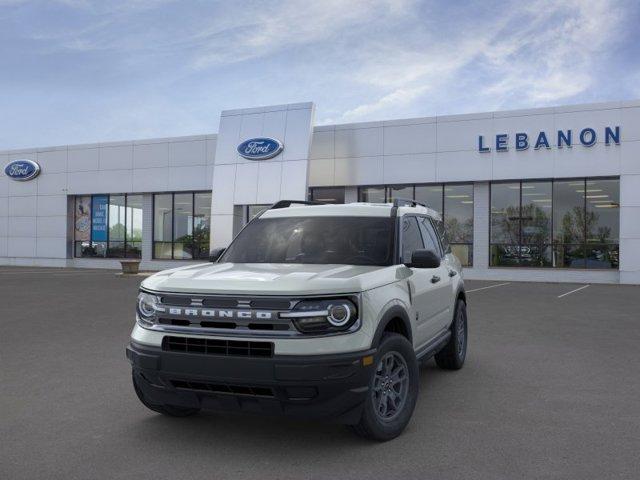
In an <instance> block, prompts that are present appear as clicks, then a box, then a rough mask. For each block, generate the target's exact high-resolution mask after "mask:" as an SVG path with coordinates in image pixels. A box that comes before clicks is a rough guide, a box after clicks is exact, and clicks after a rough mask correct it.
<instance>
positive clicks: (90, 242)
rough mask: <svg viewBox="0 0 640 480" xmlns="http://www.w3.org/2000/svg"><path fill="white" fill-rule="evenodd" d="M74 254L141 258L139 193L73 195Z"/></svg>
mask: <svg viewBox="0 0 640 480" xmlns="http://www.w3.org/2000/svg"><path fill="white" fill-rule="evenodd" d="M74 210H75V215H74V223H75V229H74V230H75V231H74V256H76V257H103V258H124V257H127V258H140V257H141V254H142V195H127V194H120V195H83V196H77V197H75V208H74Z"/></svg>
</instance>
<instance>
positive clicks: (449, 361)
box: [435, 299, 468, 370]
mask: <svg viewBox="0 0 640 480" xmlns="http://www.w3.org/2000/svg"><path fill="white" fill-rule="evenodd" d="M467 331H468V327H467V304H466V303H465V302H464V301H463V300H460V299H459V300H458V301H457V302H456V310H455V315H454V317H453V322H451V338H450V339H449V341H448V342H447V344H446V345H445V346H444V348H443V349H442V350H440V351H439V352H438V353H436V355H435V359H436V364H437V365H438V367H440V368H442V369H444V370H460V369H461V368H462V366H463V365H464V360H465V358H466V357H467Z"/></svg>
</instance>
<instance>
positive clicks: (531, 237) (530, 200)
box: [520, 181, 553, 267]
mask: <svg viewBox="0 0 640 480" xmlns="http://www.w3.org/2000/svg"><path fill="white" fill-rule="evenodd" d="M521 196H522V206H521V210H520V217H521V231H520V238H521V242H522V246H521V248H520V265H522V266H524V267H547V266H550V265H551V263H552V262H551V259H552V252H551V246H550V245H551V225H552V217H551V210H552V199H553V196H552V183H551V182H550V181H549V182H522V186H521Z"/></svg>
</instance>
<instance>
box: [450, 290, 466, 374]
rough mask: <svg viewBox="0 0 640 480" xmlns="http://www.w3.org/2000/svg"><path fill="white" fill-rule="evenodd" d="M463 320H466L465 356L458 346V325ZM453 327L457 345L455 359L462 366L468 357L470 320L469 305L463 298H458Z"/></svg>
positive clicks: (454, 339)
mask: <svg viewBox="0 0 640 480" xmlns="http://www.w3.org/2000/svg"><path fill="white" fill-rule="evenodd" d="M461 321H462V322H464V344H463V348H464V355H463V356H460V349H459V348H458V327H459V322H461ZM452 327H453V328H452V334H453V337H452V338H453V341H454V346H455V348H454V352H455V360H456V363H457V364H458V365H459V366H460V367H462V365H463V364H464V361H465V359H466V358H467V345H468V341H469V322H468V321H467V305H466V304H465V303H464V301H463V300H458V302H457V304H456V316H455V320H454V322H453V325H452Z"/></svg>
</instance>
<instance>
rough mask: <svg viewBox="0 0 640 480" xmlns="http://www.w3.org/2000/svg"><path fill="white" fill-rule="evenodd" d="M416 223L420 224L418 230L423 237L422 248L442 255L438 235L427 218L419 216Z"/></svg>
mask: <svg viewBox="0 0 640 480" xmlns="http://www.w3.org/2000/svg"><path fill="white" fill-rule="evenodd" d="M418 223H419V224H420V231H422V238H423V239H424V248H426V249H427V250H431V251H433V252H434V253H435V254H436V255H439V256H442V250H441V249H440V245H439V244H438V237H437V236H436V232H435V231H434V230H433V226H432V225H431V222H430V221H429V219H428V218H426V217H420V220H419V221H418Z"/></svg>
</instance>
